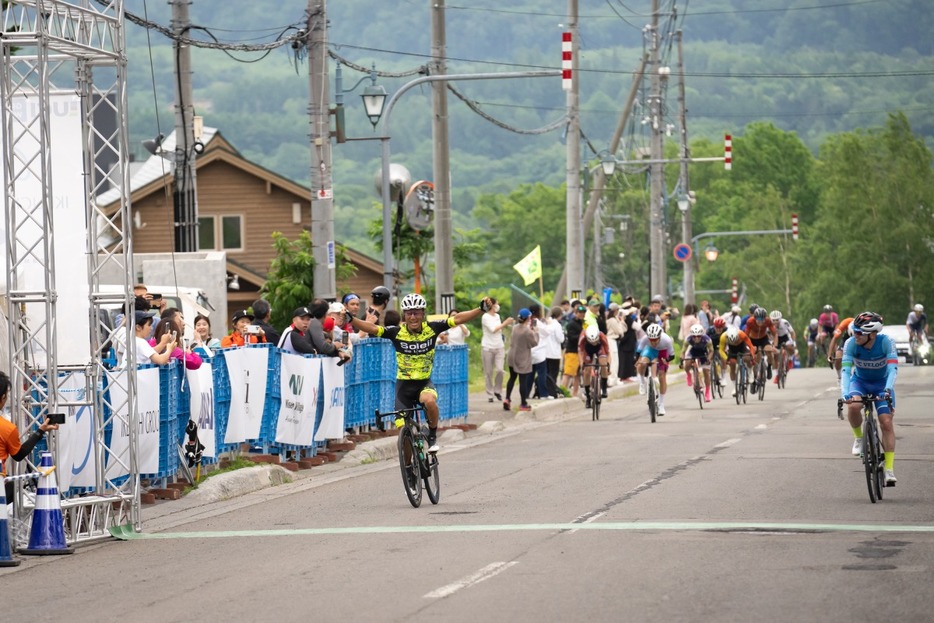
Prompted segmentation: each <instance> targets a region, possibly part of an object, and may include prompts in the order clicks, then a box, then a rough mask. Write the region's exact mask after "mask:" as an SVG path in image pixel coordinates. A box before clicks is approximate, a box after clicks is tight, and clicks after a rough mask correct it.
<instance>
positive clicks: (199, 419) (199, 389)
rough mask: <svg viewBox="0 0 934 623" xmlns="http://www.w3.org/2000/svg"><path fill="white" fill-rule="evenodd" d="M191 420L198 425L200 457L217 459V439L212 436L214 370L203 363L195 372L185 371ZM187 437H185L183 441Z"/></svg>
mask: <svg viewBox="0 0 934 623" xmlns="http://www.w3.org/2000/svg"><path fill="white" fill-rule="evenodd" d="M186 374H187V376H188V387H190V388H191V392H190V393H189V395H188V398H189V401H190V404H191V410H190V411H189V413H191V419H192V420H194V421H195V423H196V424H197V425H198V441H200V442H201V445H203V446H204V452H203V453H202V456H204V457H207V458H212V459H213V458H217V438H216V437H215V435H214V369H213V367H212V366H211V363H210V362H209V361H204V362H203V363H202V364H201V367H200V368H198V369H197V370H187V371H186ZM187 440H188V437H187V436H186V437H185V441H187Z"/></svg>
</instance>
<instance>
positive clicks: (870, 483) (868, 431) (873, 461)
mask: <svg viewBox="0 0 934 623" xmlns="http://www.w3.org/2000/svg"><path fill="white" fill-rule="evenodd" d="M874 431H875V427H874V426H873V423H872V418H871V417H867V418H866V421H865V422H863V467H864V468H865V470H866V488H867V489H869V501H870V502H872V503H873V504H875V503H876V500H877V499H881V496H879V495H878V492H877V490H876V489H877V486H876V472H877V471H878V469H879V457H878V455H877V454H876V442H875V441H874V440H873V437H874V434H873V433H874Z"/></svg>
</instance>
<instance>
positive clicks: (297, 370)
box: [276, 352, 321, 446]
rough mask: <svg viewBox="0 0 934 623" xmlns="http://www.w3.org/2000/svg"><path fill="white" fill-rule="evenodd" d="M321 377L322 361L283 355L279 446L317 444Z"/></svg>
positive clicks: (278, 426) (277, 438) (277, 427)
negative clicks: (316, 431) (316, 426)
mask: <svg viewBox="0 0 934 623" xmlns="http://www.w3.org/2000/svg"><path fill="white" fill-rule="evenodd" d="M320 378H321V359H306V358H305V357H302V356H301V355H295V354H293V353H286V352H283V353H282V368H281V374H280V377H279V388H280V389H279V392H280V393H279V396H280V397H281V402H280V405H279V419H278V422H277V424H276V442H277V443H288V444H293V445H296V446H310V445H312V444H313V443H314V432H315V414H316V413H317V411H318V381H319V379H320Z"/></svg>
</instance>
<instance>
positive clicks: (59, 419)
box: [49, 413, 65, 424]
mask: <svg viewBox="0 0 934 623" xmlns="http://www.w3.org/2000/svg"><path fill="white" fill-rule="evenodd" d="M64 423H65V414H64V413H50V414H49V424H64Z"/></svg>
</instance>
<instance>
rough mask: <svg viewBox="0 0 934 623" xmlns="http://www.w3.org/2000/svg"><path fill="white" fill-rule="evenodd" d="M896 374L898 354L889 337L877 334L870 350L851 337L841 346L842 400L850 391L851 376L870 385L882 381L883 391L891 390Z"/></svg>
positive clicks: (893, 386)
mask: <svg viewBox="0 0 934 623" xmlns="http://www.w3.org/2000/svg"><path fill="white" fill-rule="evenodd" d="M897 374H898V354H897V352H896V350H895V342H894V341H892V338H890V337H889V336H887V335H883V334H881V333H877V334H876V339H875V341H874V342H873V344H872V348H865V347H863V346H859V345H858V344H857V343H856V340H855V339H854V338H852V337H851V338H849V339H847V341H846V343H845V344H844V345H843V362H842V363H841V375H840V380H841V383H840V391H841V395H842V396H843V397H844V398H846V397H847V394H848V393H849V391H850V380H851V378H850V377H851V375H852V377H853V378H857V379H860V380H862V381H868V382H870V383H873V382H874V383H882V382H883V381H884V384H885V389H888V390H892V389H894V388H895V376H896V375H897Z"/></svg>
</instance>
